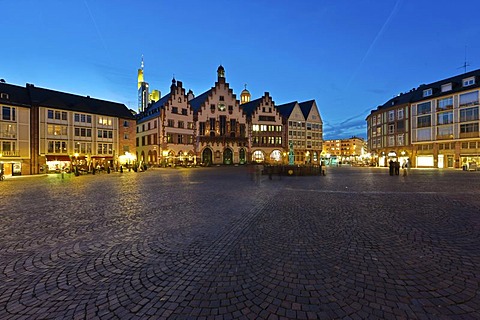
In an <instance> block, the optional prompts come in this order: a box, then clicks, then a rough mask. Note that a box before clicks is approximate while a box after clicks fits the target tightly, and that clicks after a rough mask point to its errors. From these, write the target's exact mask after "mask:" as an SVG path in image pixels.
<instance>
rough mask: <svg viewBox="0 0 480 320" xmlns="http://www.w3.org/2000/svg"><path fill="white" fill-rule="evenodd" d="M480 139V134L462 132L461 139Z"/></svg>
mask: <svg viewBox="0 0 480 320" xmlns="http://www.w3.org/2000/svg"><path fill="white" fill-rule="evenodd" d="M478 137H480V134H479V132H461V133H460V139H462V138H478Z"/></svg>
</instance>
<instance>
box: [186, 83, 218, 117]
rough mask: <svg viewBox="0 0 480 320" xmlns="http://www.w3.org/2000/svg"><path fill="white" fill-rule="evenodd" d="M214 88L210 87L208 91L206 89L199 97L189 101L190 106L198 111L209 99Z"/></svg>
mask: <svg viewBox="0 0 480 320" xmlns="http://www.w3.org/2000/svg"><path fill="white" fill-rule="evenodd" d="M212 89H213V88H212ZM212 89H210V90H208V91H205V92H204V93H202V94H201V95H199V96H198V97H196V98H193V99H192V100H190V101H189V103H190V107H191V108H192V110H193V111H194V112H197V111H198V110H199V109H200V107H201V106H202V104H203V103H204V102H205V101H206V100H207V98H208V95H209V94H210V93H211V92H212Z"/></svg>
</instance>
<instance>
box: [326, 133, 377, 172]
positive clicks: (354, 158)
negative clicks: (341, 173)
mask: <svg viewBox="0 0 480 320" xmlns="http://www.w3.org/2000/svg"><path fill="white" fill-rule="evenodd" d="M322 157H323V158H325V159H326V160H327V162H328V163H330V162H333V163H332V164H337V163H338V164H352V165H366V164H369V163H368V162H366V161H368V160H367V146H366V143H365V140H363V139H362V138H359V137H355V136H353V137H351V138H348V139H336V140H325V141H324V142H323V151H322Z"/></svg>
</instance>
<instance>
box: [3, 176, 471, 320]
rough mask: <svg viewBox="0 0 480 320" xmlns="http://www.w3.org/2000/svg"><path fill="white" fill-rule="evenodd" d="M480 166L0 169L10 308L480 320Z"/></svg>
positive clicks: (145, 315) (42, 314)
mask: <svg viewBox="0 0 480 320" xmlns="http://www.w3.org/2000/svg"><path fill="white" fill-rule="evenodd" d="M479 191H480V173H476V172H464V171H458V170H452V171H439V170H412V171H411V172H410V175H409V176H407V177H403V176H393V177H391V176H389V175H388V171H387V170H385V169H381V168H350V167H344V168H330V169H329V170H328V172H327V176H322V177H318V176H316V177H278V176H274V177H273V179H272V180H270V179H269V178H268V176H260V175H258V174H257V173H256V172H255V170H252V167H215V168H194V169H177V170H175V169H152V170H148V171H146V172H142V173H134V172H125V173H123V174H120V173H112V174H97V175H95V176H91V175H86V176H80V177H74V176H73V175H65V176H64V178H63V179H62V178H61V175H48V176H40V177H20V178H16V177H12V178H10V179H7V180H5V181H3V182H0V207H1V209H0V218H1V223H0V319H480V289H479V284H480V196H479V194H480V193H479Z"/></svg>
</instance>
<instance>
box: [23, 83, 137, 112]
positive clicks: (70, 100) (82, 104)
mask: <svg viewBox="0 0 480 320" xmlns="http://www.w3.org/2000/svg"><path fill="white" fill-rule="evenodd" d="M27 91H28V92H29V94H30V99H31V103H32V105H39V106H42V107H50V108H54V109H63V110H71V111H78V112H85V113H93V114H100V115H106V116H112V117H118V118H124V119H134V118H135V117H134V115H133V114H132V113H131V111H130V110H129V109H128V108H127V107H126V106H125V105H124V104H121V103H117V102H112V101H106V100H100V99H95V98H91V97H89V96H86V97H85V96H79V95H75V94H71V93H65V92H60V91H55V90H50V89H44V88H37V87H35V86H33V85H31V84H27Z"/></svg>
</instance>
